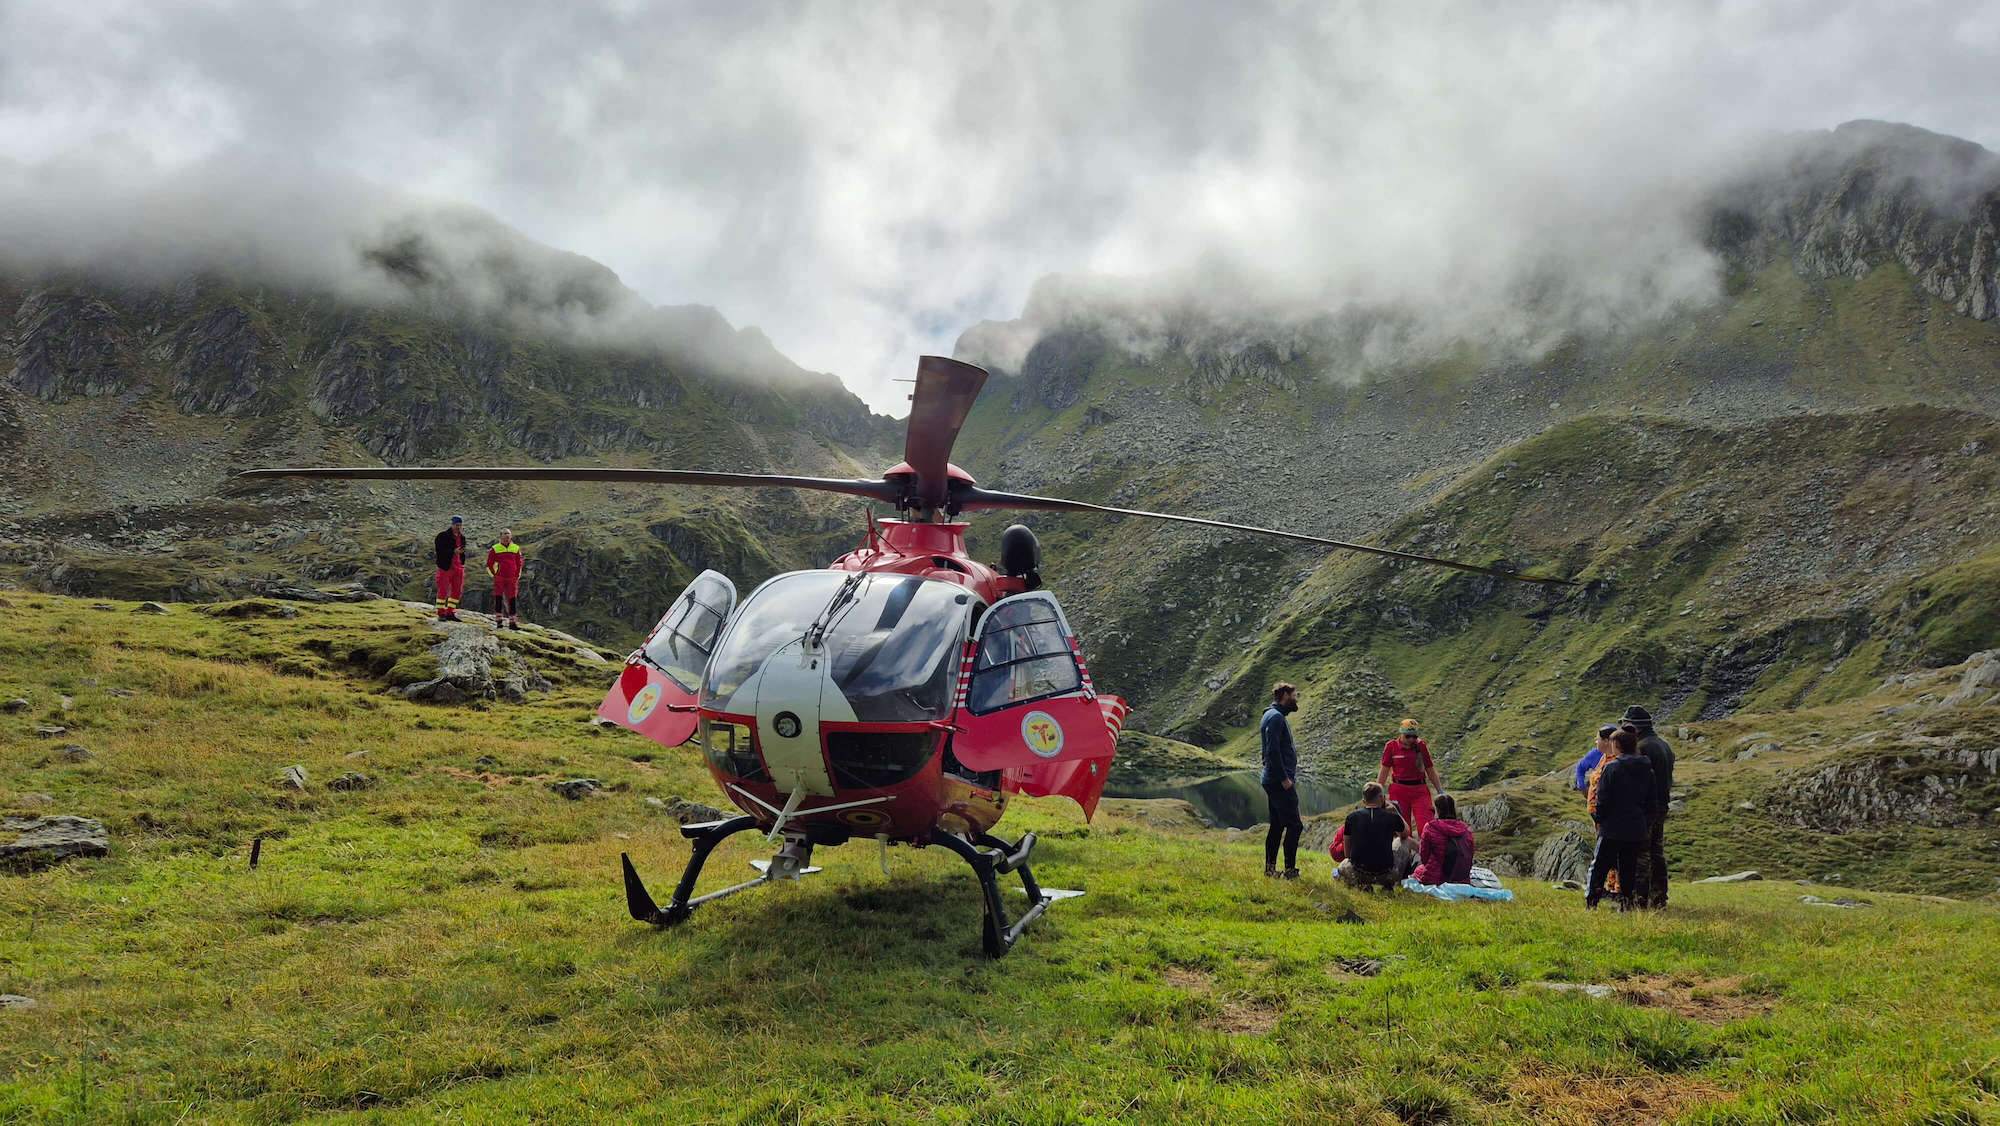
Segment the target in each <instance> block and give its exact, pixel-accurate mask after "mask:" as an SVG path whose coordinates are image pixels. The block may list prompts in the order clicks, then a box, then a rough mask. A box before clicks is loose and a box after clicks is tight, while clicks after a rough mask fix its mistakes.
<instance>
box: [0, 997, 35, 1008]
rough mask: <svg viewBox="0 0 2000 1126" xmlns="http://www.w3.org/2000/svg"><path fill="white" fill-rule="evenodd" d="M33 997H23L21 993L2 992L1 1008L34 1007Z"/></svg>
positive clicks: (0, 998)
mask: <svg viewBox="0 0 2000 1126" xmlns="http://www.w3.org/2000/svg"><path fill="white" fill-rule="evenodd" d="M34 1007H35V999H34V998H33V997H23V996H21V995H20V994H19V993H0V1009H32V1008H34Z"/></svg>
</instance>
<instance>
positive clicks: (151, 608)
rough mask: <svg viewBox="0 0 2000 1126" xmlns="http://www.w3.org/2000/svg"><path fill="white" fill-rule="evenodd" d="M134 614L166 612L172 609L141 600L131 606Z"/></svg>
mask: <svg viewBox="0 0 2000 1126" xmlns="http://www.w3.org/2000/svg"><path fill="white" fill-rule="evenodd" d="M132 612H133V613H134V614H167V613H171V612H172V611H170V610H168V609H167V608H166V607H165V606H162V605H160V604H159V603H157V602H141V603H139V604H138V605H137V606H134V607H133V608H132Z"/></svg>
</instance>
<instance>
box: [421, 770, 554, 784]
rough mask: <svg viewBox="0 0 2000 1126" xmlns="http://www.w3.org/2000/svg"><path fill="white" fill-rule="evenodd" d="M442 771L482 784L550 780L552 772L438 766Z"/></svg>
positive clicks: (552, 776)
mask: <svg viewBox="0 0 2000 1126" xmlns="http://www.w3.org/2000/svg"><path fill="white" fill-rule="evenodd" d="M436 769H438V770H441V771H443V772H444V773H446V774H448V775H450V776H451V777H453V778H456V779H458V780H459V781H461V782H477V783H479V784H480V785H482V786H507V785H511V784H513V783H515V782H552V781H554V780H555V775H553V774H495V773H493V772H492V771H490V770H461V769H460V768H458V767H456V766H440V767H437V768H436Z"/></svg>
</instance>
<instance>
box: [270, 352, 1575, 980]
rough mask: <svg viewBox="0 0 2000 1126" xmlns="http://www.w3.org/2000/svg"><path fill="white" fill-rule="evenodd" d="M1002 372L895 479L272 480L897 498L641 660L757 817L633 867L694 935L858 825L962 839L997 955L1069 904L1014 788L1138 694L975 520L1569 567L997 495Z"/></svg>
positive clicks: (1097, 767)
mask: <svg viewBox="0 0 2000 1126" xmlns="http://www.w3.org/2000/svg"><path fill="white" fill-rule="evenodd" d="M985 381H986V372H985V371H984V370H982V369H980V368H977V367H974V366H972V365H970V364H965V363H960V362H958V361H956V360H950V359H945V358H943V357H939V356H925V357H923V358H922V360H921V361H920V362H919V364H918V368H917V381H916V390H915V392H914V393H913V394H912V395H911V410H910V419H909V424H908V432H907V436H906V439H905V444H904V460H903V461H902V462H901V463H900V464H898V465H896V466H894V467H893V468H891V469H890V470H889V471H888V472H886V473H884V474H883V475H882V478H881V480H866V479H862V480H838V479H827V478H816V477H791V476H782V475H772V474H747V473H707V472H699V471H687V470H674V469H589V468H545V467H471V466H467V467H460V466H434V467H382V468H312V469H260V470H251V471H249V472H247V473H245V474H244V476H249V477H332V478H364V479H390V480H543V481H549V480H554V481H611V482H623V483H628V484H629V483H656V484H666V485H693V486H723V487H746V486H747V487H757V488H791V489H812V490H818V491H824V492H836V493H847V494H851V495H854V496H860V497H865V498H868V499H869V500H872V501H880V502H882V503H885V504H889V505H893V506H894V507H895V508H896V510H897V511H898V512H899V513H901V514H903V518H902V519H891V520H882V521H879V522H878V521H876V520H875V519H874V518H873V515H872V513H871V514H870V518H869V522H868V531H867V538H866V540H864V541H863V543H862V544H861V546H860V547H858V548H856V549H855V550H853V551H851V552H849V553H848V554H846V555H844V556H841V557H840V558H839V559H837V560H835V561H834V562H833V564H832V565H831V566H829V567H827V568H825V569H823V570H812V571H793V572H790V573H787V574H782V575H779V576H777V577H775V578H773V579H770V580H769V581H767V582H765V583H764V584H763V585H761V586H759V587H758V588H757V589H756V590H754V591H752V592H751V593H750V595H749V596H748V597H747V598H743V599H741V600H740V604H739V599H738V596H737V591H736V588H735V586H734V584H732V583H731V582H730V581H729V579H728V578H726V577H725V576H723V575H720V574H718V573H716V572H714V571H704V572H703V573H702V574H701V575H699V576H698V577H696V579H695V580H694V582H693V583H691V584H689V586H688V587H687V589H686V590H685V591H683V592H682V593H681V595H680V597H679V598H677V599H676V600H675V601H674V603H673V605H672V606H671V607H670V608H669V609H668V610H667V612H666V614H665V615H664V616H663V617H661V619H660V621H659V624H658V625H656V626H655V627H654V628H653V632H652V633H651V635H649V636H648V637H647V639H646V642H645V644H644V645H643V646H641V647H640V648H639V649H637V650H635V651H633V653H632V654H631V656H629V657H628V658H626V663H625V669H624V672H623V674H622V675H621V676H620V677H619V679H618V682H617V683H616V684H615V685H613V686H612V688H611V690H610V693H609V694H608V695H607V696H606V697H605V698H604V703H603V704H602V706H601V707H600V708H599V709H598V714H599V715H600V716H602V717H604V718H605V719H607V720H610V721H611V722H613V723H616V724H619V725H620V726H623V727H627V728H630V729H631V730H633V731H636V732H638V733H640V734H642V735H644V736H646V737H647V738H649V739H652V740H653V741H654V742H657V743H659V744H661V745H662V746H666V747H677V746H680V745H681V744H683V743H686V742H688V741H689V740H690V739H695V738H696V737H697V736H698V743H699V746H700V748H701V753H702V755H703V757H704V758H705V759H706V760H707V764H708V769H709V773H710V774H711V775H712V776H713V777H714V779H715V783H716V785H717V786H718V787H720V788H721V791H722V793H723V795H724V796H726V797H727V798H728V799H729V800H730V801H731V802H732V803H733V804H734V805H735V806H736V807H737V808H738V809H739V810H741V811H742V812H741V814H740V815H739V816H735V817H730V818H726V819H724V820H720V821H715V822H710V823H706V824H697V825H685V826H682V828H681V833H682V835H683V836H685V837H687V838H688V839H689V840H690V841H691V842H693V855H692V856H691V857H690V858H689V859H688V863H687V868H686V869H685V870H684V871H683V872H682V873H681V878H680V883H679V885H678V886H676V887H675V889H674V894H673V897H672V898H671V899H670V900H668V902H667V905H666V907H664V908H661V907H660V906H658V905H657V904H656V903H655V902H654V901H653V897H652V896H651V894H649V893H648V892H647V890H646V886H645V884H644V882H643V881H642V880H641V879H640V878H639V874H638V872H637V871H636V870H635V869H634V868H633V867H632V861H631V858H630V856H621V858H620V859H621V861H622V862H623V865H624V871H625V894H626V901H627V906H628V907H629V909H630V911H631V914H632V917H633V918H635V919H638V920H639V921H641V922H647V923H653V924H657V925H659V926H672V925H674V924H676V923H679V922H681V921H682V920H684V919H686V918H687V917H688V916H689V915H690V914H692V913H693V911H694V909H695V908H697V907H699V906H701V905H702V904H704V903H707V902H710V901H712V900H716V899H720V898H722V897H723V896H726V895H734V894H736V893H737V892H741V891H745V890H748V889H750V888H755V887H759V886H762V885H765V884H768V883H771V882H773V881H777V880H790V879H797V878H798V877H799V876H801V875H805V874H808V873H811V872H814V871H817V870H818V869H816V868H812V867H811V866H810V865H811V859H812V852H813V849H814V848H815V847H816V846H821V845H838V844H844V843H846V842H848V841H850V840H854V839H856V838H863V839H873V840H876V841H880V842H882V845H883V847H884V848H885V849H886V848H887V846H888V845H889V844H891V843H901V844H911V845H916V846H920V847H921V846H925V845H939V846H942V847H944V848H946V849H949V850H950V851H952V852H954V853H956V854H957V855H958V856H960V857H961V858H963V859H964V860H965V862H966V863H967V864H969V865H971V867H972V870H973V872H974V873H975V874H976V875H977V876H978V878H979V883H980V888H981V890H982V892H983V893H984V897H985V906H986V909H985V927H984V946H985V951H986V953H987V955H988V956H990V957H996V958H997V957H999V956H1001V955H1003V954H1005V953H1006V952H1007V951H1008V949H1010V948H1011V947H1012V946H1013V944H1014V942H1015V940H1016V939H1018V938H1019V937H1020V935H1021V933H1022V932H1023V931H1024V930H1026V929H1027V927H1028V926H1029V925H1030V924H1031V923H1033V922H1034V921H1035V920H1036V919H1038V918H1040V917H1041V915H1042V913H1043V912H1044V911H1045V910H1047V908H1048V906H1049V904H1050V903H1052V902H1054V901H1055V900H1056V899H1058V898H1062V897H1065V896H1067V895H1075V894H1081V893H1079V892H1062V891H1058V890H1055V889H1047V888H1043V887H1041V886H1040V885H1039V884H1037V883H1036V881H1035V877H1034V874H1033V872H1032V871H1031V870H1030V868H1029V859H1030V857H1031V856H1032V854H1033V852H1034V849H1035V835H1034V834H1033V833H1023V834H1022V835H1021V837H1020V838H1019V839H1018V840H1016V841H1014V842H1012V843H1009V842H1008V841H1005V840H1002V839H1000V838H999V837H996V836H994V835H993V829H994V827H995V825H996V824H997V823H998V822H999V821H1000V818H1001V816H1002V815H1003V814H1004V813H1005V812H1006V810H1007V805H1008V802H1009V800H1010V799H1011V797H1012V796H1013V795H1015V794H1027V795H1030V796H1036V797H1043V796H1049V795H1060V796H1063V797H1067V798H1071V799H1073V800H1074V801H1075V802H1076V803H1077V804H1078V805H1080V806H1082V807H1083V811H1084V815H1085V817H1086V818H1088V817H1089V816H1091V815H1092V814H1093V813H1094V812H1095V810H1096V808H1097V802H1098V798H1099V796H1100V795H1101V794H1102V793H1103V790H1104V784H1105V781H1106V780H1107V778H1108V777H1109V775H1110V772H1111V760H1112V757H1113V755H1114V754H1115V752H1116V748H1117V739H1118V732H1119V729H1120V728H1121V726H1122V725H1123V723H1124V719H1125V712H1126V706H1125V701H1124V700H1122V699H1120V698H1119V697H1117V696H1111V695H1106V694H1102V693H1100V692H1099V691H1098V690H1097V687H1096V686H1095V685H1094V684H1092V683H1091V679H1090V672H1089V670H1088V669H1087V668H1086V667H1085V665H1084V660H1083V650H1082V648H1081V646H1079V645H1078V643H1077V638H1076V633H1075V631H1074V630H1073V629H1071V627H1070V624H1069V622H1068V620H1067V619H1066V618H1065V617H1064V616H1063V612H1062V607H1060V606H1059V605H1057V603H1056V599H1055V596H1054V595H1053V594H1051V593H1049V592H1048V591H1046V590H1042V589H1040V587H1041V579H1040V576H1039V574H1038V573H1037V572H1038V568H1039V566H1040V548H1039V545H1038V544H1037V543H1036V540H1035V536H1034V533H1033V532H1031V531H1029V530H1028V529H1027V528H1025V527H1022V526H1020V525H1015V526H1013V527H1010V528H1008V529H1007V530H1006V531H1005V533H1003V535H1002V536H1001V540H1000V560H999V564H998V566H997V567H996V566H989V565H987V564H985V563H981V562H979V561H977V560H975V559H973V558H972V557H971V556H970V555H969V554H967V551H966V546H965V531H966V527H967V525H965V524H963V523H960V522H958V521H957V520H956V519H955V518H956V517H958V516H959V515H960V514H962V513H967V512H978V511H985V510H995V509H1024V510H1041V511H1052V512H1095V513H1102V514H1106V515H1115V516H1141V517H1147V518H1151V519H1158V520H1172V521H1177V522H1181V523H1189V524H1201V525H1206V526H1208V527H1213V528H1223V529H1227V530H1230V531H1237V532H1255V533H1258V534H1261V535H1269V536H1279V537H1282V538H1285V539H1291V540H1298V541H1302V542H1305V543H1316V544H1324V545H1327V546H1330V547H1338V548H1344V549H1347V550H1351V551H1362V552H1368V553H1371V554H1375V555H1384V556H1389V557H1391V558H1396V559H1404V560H1409V561H1413V562H1419V563H1431V564H1437V565H1440V566H1445V567H1453V568H1456V569H1458V570H1461V571H1472V572H1476V573H1478V574H1484V575H1493V576H1496V577H1499V578H1505V579H1515V580H1519V581H1523V582H1534V583H1551V582H1553V583H1561V582H1564V580H1561V579H1552V578H1547V577H1543V576H1536V575H1526V574H1521V573H1518V572H1514V571H1507V570H1501V569H1497V568H1491V567H1481V566H1477V565H1474V564H1470V563H1461V562H1457V561H1455V560H1449V559H1439V558H1435V557H1432V556H1426V555H1414V554H1411V553H1408V552H1401V551H1392V550H1389V549H1387V548H1380V547H1371V546H1368V545H1365V544H1356V543H1347V542H1344V541H1341V540H1333V539H1326V538H1323V537H1320V536H1309V535H1302V534H1299V533H1295V532H1285V531H1279V530H1275V529H1271V528H1256V527H1250V526H1247V525H1242V524H1231V523H1226V522H1224V521H1220V520H1207V519H1202V518H1200V517H1192V516H1178V515H1172V514H1169V513H1161V512H1141V511H1137V510H1133V509H1124V508H1111V507H1107V506H1104V505H1097V504H1089V503H1086V502H1083V501H1073V500H1062V499H1058V498H1053V497H1038V496H1027V495H1022V494H1017V493H1004V492H994V491H991V490H987V489H982V488H980V487H979V486H978V484H977V482H975V481H974V480H973V479H972V477H971V476H970V475H969V474H967V473H966V472H965V471H964V470H962V469H960V468H959V467H958V466H956V465H953V464H951V462H950V454H951V448H952V445H953V443H954V442H955V441H956V440H957V438H958V432H959V429H960V427H961V426H962V425H963V424H964V422H965V419H966V416H967V415H968V414H969V413H970V412H971V410H972V404H973V401H974V399H976V398H977V397H978V395H979V391H980V388H981V386H982V385H984V383H985ZM753 830H754V831H757V832H761V833H764V834H766V837H767V839H768V841H769V842H770V843H771V844H773V845H776V846H777V852H776V854H775V855H774V856H773V857H772V858H771V860H770V861H769V862H768V863H763V862H759V864H758V867H759V868H761V869H762V872H761V874H760V875H759V876H758V877H757V878H756V879H754V880H750V881H747V882H745V883H739V884H736V885H734V886H731V887H726V888H722V889H720V890H717V891H711V892H709V893H707V894H705V895H699V896H698V895H696V894H695V883H696V880H697V879H698V878H699V876H700V875H701V871H702V866H703V864H704V863H705V862H706V861H707V859H708V856H709V853H710V852H712V851H713V850H714V849H715V847H716V846H717V845H718V844H720V843H721V842H722V841H723V840H724V839H726V838H728V837H730V836H733V835H735V834H737V833H743V832H750V831H753ZM1011 872H1018V873H1020V876H1021V882H1022V884H1023V890H1025V891H1026V892H1027V896H1028V906H1027V909H1026V910H1025V911H1023V912H1021V913H1020V914H1019V915H1018V916H1010V914H1009V912H1008V911H1007V908H1006V905H1005V903H1004V902H1003V900H1002V897H1001V894H1000V882H999V877H1000V876H1002V875H1005V874H1008V873H1011Z"/></svg>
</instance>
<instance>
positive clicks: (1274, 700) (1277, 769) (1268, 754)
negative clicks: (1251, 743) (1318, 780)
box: [1262, 683, 1306, 880]
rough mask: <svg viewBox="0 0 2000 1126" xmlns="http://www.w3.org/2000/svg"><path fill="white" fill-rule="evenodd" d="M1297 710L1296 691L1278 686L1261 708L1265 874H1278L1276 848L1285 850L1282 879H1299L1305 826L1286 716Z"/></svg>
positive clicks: (1295, 754) (1295, 750) (1296, 762)
mask: <svg viewBox="0 0 2000 1126" xmlns="http://www.w3.org/2000/svg"><path fill="white" fill-rule="evenodd" d="M1298 710H1299V692H1298V689H1296V688H1293V687H1292V686H1291V685H1289V684H1284V683H1280V684H1278V685H1277V686H1276V687H1274V688H1272V689H1271V706H1270V707H1268V708H1266V709H1264V722H1263V724H1262V733H1263V739H1264V774H1263V783H1264V794H1265V796H1266V797H1268V798H1269V799H1270V803H1271V828H1270V831H1269V832H1267V833H1265V834H1264V874H1265V875H1266V876H1276V875H1278V846H1279V845H1280V844H1283V845H1284V848H1285V871H1284V877H1285V879H1288V880H1296V879H1298V878H1299V834H1300V833H1303V832H1305V828H1306V823H1305V821H1304V820H1303V819H1302V818H1300V817H1299V752H1298V748H1297V747H1296V746H1294V745H1293V743H1292V725H1291V723H1290V721H1288V720H1286V719H1285V717H1286V716H1288V715H1291V714H1292V713H1293V712H1295V711H1298Z"/></svg>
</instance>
